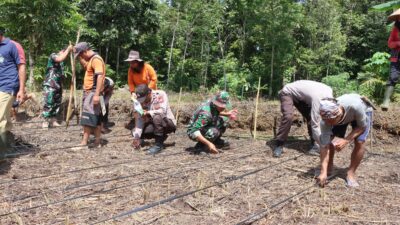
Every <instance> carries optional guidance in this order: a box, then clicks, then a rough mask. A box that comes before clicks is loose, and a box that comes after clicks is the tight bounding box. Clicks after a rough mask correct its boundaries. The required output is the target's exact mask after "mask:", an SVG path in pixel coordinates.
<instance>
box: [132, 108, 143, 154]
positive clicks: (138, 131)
mask: <svg viewBox="0 0 400 225" xmlns="http://www.w3.org/2000/svg"><path fill="white" fill-rule="evenodd" d="M133 117H134V119H135V128H133V130H132V136H133V145H134V147H135V148H139V147H140V137H141V136H142V133H143V126H144V121H143V118H142V116H140V115H139V113H137V112H136V111H134V112H133Z"/></svg>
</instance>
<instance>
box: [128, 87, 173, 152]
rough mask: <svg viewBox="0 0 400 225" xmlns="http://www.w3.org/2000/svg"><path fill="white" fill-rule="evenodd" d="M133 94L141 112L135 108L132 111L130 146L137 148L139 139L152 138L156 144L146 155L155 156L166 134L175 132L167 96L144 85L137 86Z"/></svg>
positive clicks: (162, 145) (166, 136)
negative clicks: (133, 122)
mask: <svg viewBox="0 0 400 225" xmlns="http://www.w3.org/2000/svg"><path fill="white" fill-rule="evenodd" d="M135 94H136V97H137V101H138V102H139V103H140V105H141V108H142V109H143V110H142V109H140V108H137V107H134V109H133V116H134V118H135V128H134V129H133V130H132V136H133V143H132V145H133V147H134V148H139V147H140V142H141V139H151V138H154V139H155V141H156V143H155V145H154V146H152V147H151V148H150V149H149V150H148V153H149V154H157V153H159V152H160V151H161V150H162V149H163V148H164V141H165V140H166V139H167V138H168V134H169V133H172V132H175V130H176V120H175V117H174V115H173V114H172V111H171V108H170V107H169V103H168V97H167V94H166V93H165V91H162V90H151V89H150V88H149V87H148V86H147V85H146V84H140V85H138V86H137V87H136V89H135ZM135 100H136V99H135Z"/></svg>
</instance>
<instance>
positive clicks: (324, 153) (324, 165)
mask: <svg viewBox="0 0 400 225" xmlns="http://www.w3.org/2000/svg"><path fill="white" fill-rule="evenodd" d="M329 151H330V149H329V145H324V146H323V147H321V149H320V155H319V158H320V163H321V171H320V174H319V176H318V178H317V180H318V183H319V185H320V186H321V187H323V186H325V184H326V179H327V177H328V165H329V155H330V152H329Z"/></svg>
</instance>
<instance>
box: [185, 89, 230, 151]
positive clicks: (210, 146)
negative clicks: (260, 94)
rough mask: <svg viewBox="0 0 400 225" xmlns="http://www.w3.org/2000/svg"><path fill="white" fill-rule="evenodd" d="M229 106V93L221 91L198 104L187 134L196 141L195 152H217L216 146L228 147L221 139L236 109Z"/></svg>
mask: <svg viewBox="0 0 400 225" xmlns="http://www.w3.org/2000/svg"><path fill="white" fill-rule="evenodd" d="M227 108H230V102H229V94H228V93H227V92H225V91H222V92H220V93H218V94H216V95H215V96H214V97H212V98H211V99H209V100H207V101H206V102H204V103H203V104H202V105H200V106H199V107H198V108H197V110H196V111H195V112H194V115H193V116H192V119H191V120H190V123H189V127H188V130H187V134H188V136H189V138H190V139H192V140H193V141H197V144H196V146H195V152H196V153H199V152H201V151H207V150H209V151H210V152H211V153H214V154H217V153H218V150H217V148H222V147H228V146H229V143H228V142H227V141H225V140H223V139H221V136H222V134H223V133H224V132H225V131H226V128H227V125H228V120H229V118H230V119H233V118H234V117H236V114H237V110H230V111H228V112H226V111H225V109H227Z"/></svg>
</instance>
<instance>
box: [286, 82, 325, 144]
mask: <svg viewBox="0 0 400 225" xmlns="http://www.w3.org/2000/svg"><path fill="white" fill-rule="evenodd" d="M280 94H284V95H290V96H292V98H293V99H295V100H296V101H299V102H304V103H306V104H307V105H308V106H310V107H311V121H310V123H311V128H312V135H313V138H314V140H319V139H320V135H321V129H320V122H321V116H320V114H319V104H320V100H321V99H323V98H333V91H332V88H331V87H329V86H327V85H325V84H323V83H320V82H316V81H311V80H299V81H295V82H293V83H290V84H287V85H285V86H284V87H283V88H282V90H281V93H280Z"/></svg>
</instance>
